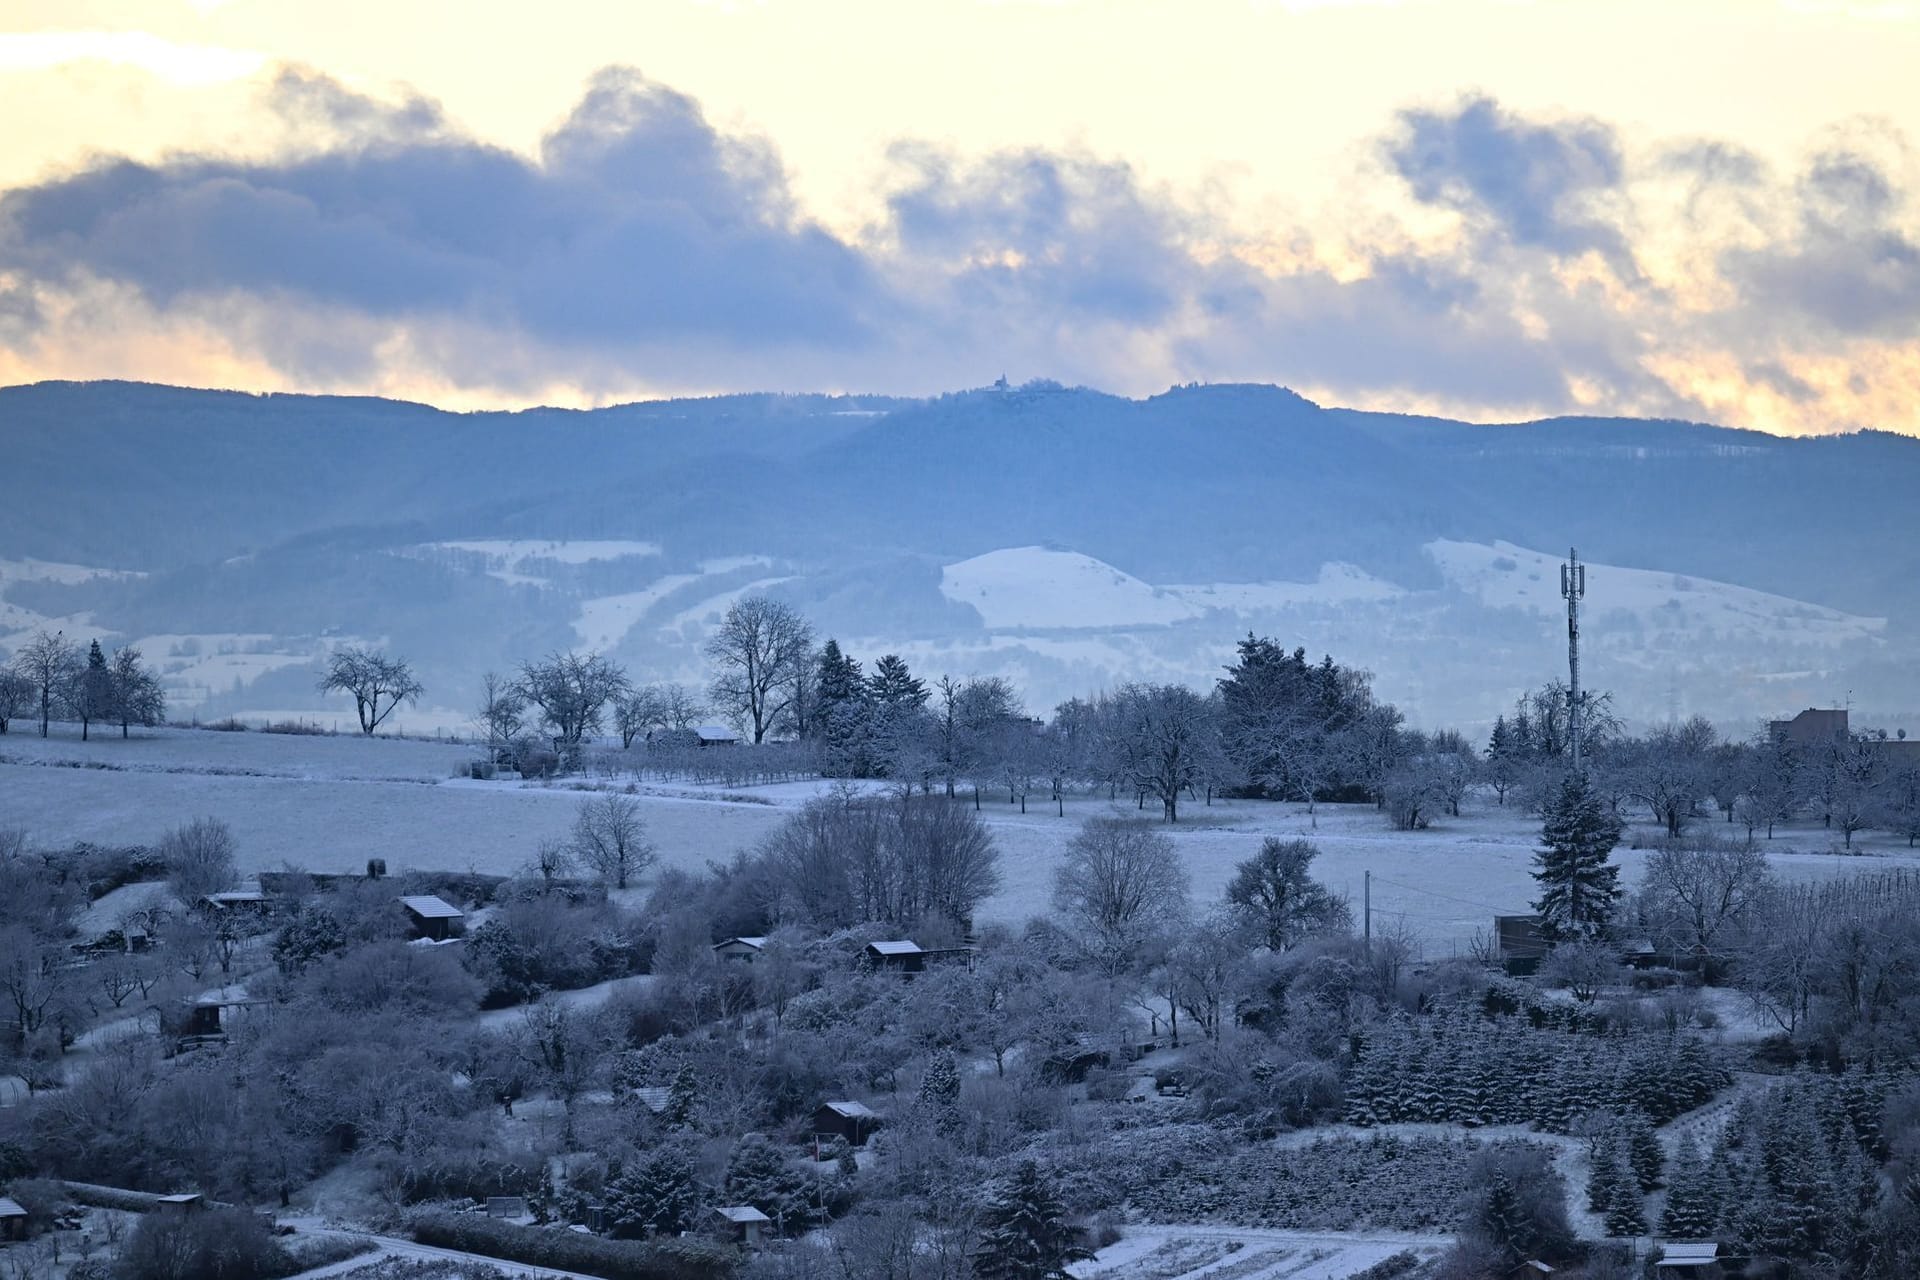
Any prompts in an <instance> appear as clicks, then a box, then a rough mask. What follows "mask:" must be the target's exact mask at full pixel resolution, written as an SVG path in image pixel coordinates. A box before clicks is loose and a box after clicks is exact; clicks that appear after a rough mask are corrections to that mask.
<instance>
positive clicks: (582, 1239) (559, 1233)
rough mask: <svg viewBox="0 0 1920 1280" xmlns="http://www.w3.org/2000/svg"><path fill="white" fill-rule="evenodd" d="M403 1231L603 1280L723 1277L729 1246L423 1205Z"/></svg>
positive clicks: (731, 1262)
mask: <svg viewBox="0 0 1920 1280" xmlns="http://www.w3.org/2000/svg"><path fill="white" fill-rule="evenodd" d="M407 1227H408V1230H409V1231H410V1232H411V1233H412V1235H413V1238H414V1239H415V1240H417V1241H419V1242H420V1243H421V1244H425V1245H434V1246H436V1247H438V1248H442V1249H458V1250H460V1251H461V1252H463V1253H478V1254H481V1255H484V1256H485V1257H489V1258H502V1259H505V1260H506V1261H508V1262H519V1263H523V1264H525V1265H527V1266H530V1267H551V1268H553V1269H554V1270H556V1271H578V1272H580V1273H581V1274H583V1275H590V1276H601V1277H603V1278H604V1280H725V1278H726V1277H729V1276H731V1275H733V1273H734V1268H735V1265H736V1263H737V1261H738V1257H737V1255H736V1254H735V1252H734V1251H733V1250H732V1249H729V1248H725V1247H723V1246H720V1245H714V1244H706V1243H703V1242H700V1241H694V1240H657V1241H647V1242H641V1241H625V1240H603V1239H601V1238H600V1237H598V1236H587V1235H581V1234H580V1233H579V1232H577V1231H568V1230H565V1229H562V1228H553V1227H522V1226H517V1225H515V1224H513V1223H511V1222H499V1221H496V1220H495V1219H493V1218H489V1217H486V1216H485V1215H483V1214H478V1213H449V1212H444V1211H436V1210H423V1211H419V1212H416V1213H414V1214H412V1215H411V1216H409V1218H408V1220H407Z"/></svg>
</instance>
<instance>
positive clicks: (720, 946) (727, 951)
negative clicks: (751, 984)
mask: <svg viewBox="0 0 1920 1280" xmlns="http://www.w3.org/2000/svg"><path fill="white" fill-rule="evenodd" d="M766 949H767V940H766V939H765V938H728V939H727V940H726V941H725V942H716V943H714V944H713V954H714V955H716V956H719V957H720V958H721V959H722V960H738V961H740V962H741V963H742V964H752V963H753V962H754V961H755V960H757V959H759V958H760V953H761V952H762V951H765V950H766Z"/></svg>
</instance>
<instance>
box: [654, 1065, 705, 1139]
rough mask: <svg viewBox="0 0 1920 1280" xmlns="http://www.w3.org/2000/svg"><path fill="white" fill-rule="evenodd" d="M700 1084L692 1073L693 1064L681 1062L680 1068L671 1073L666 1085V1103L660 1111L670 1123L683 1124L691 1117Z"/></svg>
mask: <svg viewBox="0 0 1920 1280" xmlns="http://www.w3.org/2000/svg"><path fill="white" fill-rule="evenodd" d="M699 1096H700V1084H699V1080H698V1079H697V1078H696V1077H695V1076H694V1074H693V1064H692V1063H690V1062H683V1063H681V1064H680V1069H679V1070H678V1071H676V1072H674V1073H673V1080H672V1081H671V1082H670V1083H669V1084H668V1085H667V1105H666V1109H665V1111H664V1112H663V1113H662V1115H663V1116H664V1118H665V1119H666V1122H667V1123H668V1124H671V1125H683V1124H686V1123H687V1122H688V1121H689V1120H691V1119H692V1118H693V1104H694V1103H695V1102H696V1101H697V1100H698V1099H699Z"/></svg>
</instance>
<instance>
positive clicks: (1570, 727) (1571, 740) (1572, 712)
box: [1560, 548, 1587, 772]
mask: <svg viewBox="0 0 1920 1280" xmlns="http://www.w3.org/2000/svg"><path fill="white" fill-rule="evenodd" d="M1586 594H1587V566H1585V565H1583V564H1581V563H1580V553H1579V552H1578V551H1576V550H1573V549H1572V548H1569V549H1568V550H1567V562H1566V563H1565V564H1563V565H1561V566H1560V595H1561V598H1562V599H1564V600H1565V601H1566V602H1567V675H1568V677H1569V680H1568V684H1567V742H1568V745H1569V746H1570V747H1571V748H1572V751H1573V767H1574V770H1575V771H1576V772H1578V771H1579V769H1580V767H1581V765H1580V729H1581V725H1580V601H1581V600H1582V599H1584V598H1585V597H1586Z"/></svg>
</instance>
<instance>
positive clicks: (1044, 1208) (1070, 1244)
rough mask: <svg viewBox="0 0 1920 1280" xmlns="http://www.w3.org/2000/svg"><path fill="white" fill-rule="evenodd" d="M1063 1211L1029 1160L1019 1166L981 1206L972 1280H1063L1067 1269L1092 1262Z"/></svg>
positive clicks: (1044, 1176)
mask: <svg viewBox="0 0 1920 1280" xmlns="http://www.w3.org/2000/svg"><path fill="white" fill-rule="evenodd" d="M1066 1218H1067V1211H1066V1206H1065V1205H1064V1204H1063V1203H1061V1200H1060V1196H1059V1194H1058V1193H1057V1192H1056V1191H1055V1190H1054V1188H1053V1185H1052V1183H1051V1182H1050V1181H1049V1180H1048V1178H1047V1176H1046V1175H1045V1174H1044V1173H1043V1172H1042V1171H1041V1169H1040V1166H1039V1165H1038V1164H1036V1163H1035V1162H1034V1161H1032V1160H1023V1161H1021V1162H1020V1165H1019V1167H1018V1168H1016V1169H1015V1170H1014V1172H1013V1176H1012V1177H1010V1178H1008V1179H1007V1180H1006V1181H1005V1182H1004V1183H1003V1184H1001V1185H1000V1186H999V1187H997V1188H995V1190H994V1191H993V1193H992V1194H991V1195H990V1196H989V1197H988V1199H987V1201H986V1203H985V1204H983V1205H981V1206H980V1215H979V1231H980V1244H979V1248H978V1250H977V1252H976V1253H975V1255H974V1262H973V1274H974V1277H975V1280H1067V1270H1066V1268H1067V1264H1068V1263H1070V1262H1081V1261H1085V1260H1086V1259H1088V1258H1090V1257H1092V1256H1093V1255H1092V1254H1090V1253H1088V1252H1087V1251H1086V1250H1085V1249H1083V1248H1081V1247H1080V1245H1079V1243H1078V1240H1077V1238H1076V1235H1075V1232H1074V1229H1073V1228H1072V1226H1070V1225H1069V1224H1068V1222H1067V1220H1066Z"/></svg>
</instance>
